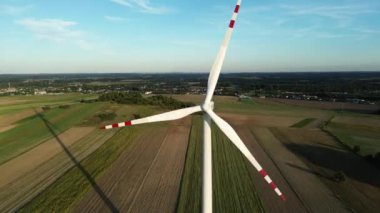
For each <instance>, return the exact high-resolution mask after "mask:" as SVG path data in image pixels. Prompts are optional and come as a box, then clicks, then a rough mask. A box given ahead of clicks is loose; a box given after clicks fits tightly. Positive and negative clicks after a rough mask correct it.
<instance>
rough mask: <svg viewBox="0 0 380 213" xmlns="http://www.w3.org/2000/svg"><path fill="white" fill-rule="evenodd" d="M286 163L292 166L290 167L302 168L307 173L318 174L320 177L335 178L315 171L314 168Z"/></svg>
mask: <svg viewBox="0 0 380 213" xmlns="http://www.w3.org/2000/svg"><path fill="white" fill-rule="evenodd" d="M286 164H287V165H288V166H290V167H293V168H296V169H298V170H301V171H304V172H307V173H310V174H313V175H316V176H318V177H320V178H325V179H327V180H333V178H331V177H329V176H327V175H323V174H321V173H319V172H316V171H313V170H311V169H307V168H302V167H300V166H297V165H294V164H291V163H286Z"/></svg>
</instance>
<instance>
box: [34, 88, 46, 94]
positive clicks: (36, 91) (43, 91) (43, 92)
mask: <svg viewBox="0 0 380 213" xmlns="http://www.w3.org/2000/svg"><path fill="white" fill-rule="evenodd" d="M46 94H47V92H46V91H45V90H38V89H35V90H34V95H46Z"/></svg>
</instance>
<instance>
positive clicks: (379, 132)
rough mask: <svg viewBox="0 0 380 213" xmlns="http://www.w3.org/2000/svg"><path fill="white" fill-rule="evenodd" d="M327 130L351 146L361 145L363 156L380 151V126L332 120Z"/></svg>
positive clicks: (360, 152)
mask: <svg viewBox="0 0 380 213" xmlns="http://www.w3.org/2000/svg"><path fill="white" fill-rule="evenodd" d="M326 130H327V131H329V132H331V133H332V134H333V135H335V136H336V137H337V138H338V139H339V140H340V141H341V142H343V143H344V144H346V145H347V146H349V147H350V148H351V149H353V148H354V146H357V147H360V151H359V152H358V153H359V154H360V155H362V156H367V155H375V154H376V153H380V127H376V126H369V125H368V126H367V125H355V124H354V123H352V124H347V123H339V122H334V121H332V122H330V123H329V124H328V126H327V127H326Z"/></svg>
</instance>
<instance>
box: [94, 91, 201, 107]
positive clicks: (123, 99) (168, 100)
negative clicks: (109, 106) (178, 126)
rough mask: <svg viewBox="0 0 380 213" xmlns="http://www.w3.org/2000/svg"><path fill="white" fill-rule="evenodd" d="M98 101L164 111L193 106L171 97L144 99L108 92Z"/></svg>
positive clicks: (138, 94)
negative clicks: (149, 107)
mask: <svg viewBox="0 0 380 213" xmlns="http://www.w3.org/2000/svg"><path fill="white" fill-rule="evenodd" d="M98 100H99V101H111V102H115V103H118V104H140V105H153V106H159V107H162V108H165V109H180V108H185V107H190V106H194V104H193V103H190V102H183V101H178V100H176V99H174V98H172V97H167V96H162V95H155V96H150V97H147V98H144V97H143V96H142V95H141V94H140V93H127V92H110V93H106V94H102V95H100V96H99V99H98Z"/></svg>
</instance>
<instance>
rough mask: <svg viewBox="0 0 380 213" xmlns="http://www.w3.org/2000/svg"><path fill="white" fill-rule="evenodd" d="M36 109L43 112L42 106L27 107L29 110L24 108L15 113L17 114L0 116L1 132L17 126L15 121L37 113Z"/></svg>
mask: <svg viewBox="0 0 380 213" xmlns="http://www.w3.org/2000/svg"><path fill="white" fill-rule="evenodd" d="M36 111H37V112H41V111H42V110H41V109H40V108H38V109H35V110H34V109H27V110H24V111H21V112H18V113H15V114H11V115H2V116H0V133H1V132H5V131H7V130H9V129H12V128H13V127H15V126H16V125H14V123H16V122H17V121H20V120H22V119H24V118H27V117H30V116H32V115H35V114H36Z"/></svg>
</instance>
